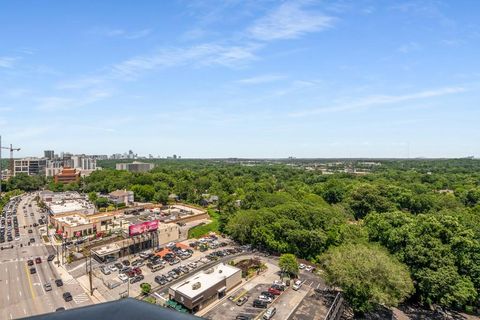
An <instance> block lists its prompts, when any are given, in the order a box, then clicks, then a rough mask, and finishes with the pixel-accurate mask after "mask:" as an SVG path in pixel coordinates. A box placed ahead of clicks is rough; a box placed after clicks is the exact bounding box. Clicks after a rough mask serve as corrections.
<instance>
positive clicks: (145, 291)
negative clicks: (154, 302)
mask: <svg viewBox="0 0 480 320" xmlns="http://www.w3.org/2000/svg"><path fill="white" fill-rule="evenodd" d="M140 288H141V289H142V294H143V295H147V294H149V293H150V291H151V290H152V285H151V284H150V283H146V282H144V283H142V284H141V285H140Z"/></svg>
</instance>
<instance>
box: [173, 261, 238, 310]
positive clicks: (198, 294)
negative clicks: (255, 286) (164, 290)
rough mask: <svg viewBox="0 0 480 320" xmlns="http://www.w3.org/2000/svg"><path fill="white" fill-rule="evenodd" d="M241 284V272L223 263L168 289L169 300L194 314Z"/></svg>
mask: <svg viewBox="0 0 480 320" xmlns="http://www.w3.org/2000/svg"><path fill="white" fill-rule="evenodd" d="M241 282H242V270H240V269H238V268H236V267H234V266H231V265H228V264H224V263H220V264H217V265H215V266H213V267H211V268H209V269H206V270H202V271H199V272H197V273H196V274H194V275H193V276H191V277H189V278H187V279H185V280H183V281H181V282H179V283H178V284H175V285H173V286H171V287H170V288H169V291H168V293H169V296H170V299H173V300H175V301H176V302H178V303H180V304H182V305H183V306H185V308H187V309H188V310H190V311H191V312H193V313H195V312H198V311H199V310H201V309H203V308H204V307H206V306H207V305H209V304H210V303H212V302H213V301H215V300H217V299H221V298H223V297H224V296H225V295H226V292H228V291H229V290H231V289H232V288H234V287H235V286H237V285H238V284H239V283H241Z"/></svg>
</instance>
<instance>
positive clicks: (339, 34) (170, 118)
mask: <svg viewBox="0 0 480 320" xmlns="http://www.w3.org/2000/svg"><path fill="white" fill-rule="evenodd" d="M478 12H480V2H478V1H475V0H470V1H469V0H456V1H443V2H442V1H428V0H425V1H408V0H407V1H367V0H354V1H326V0H325V1H308V0H306V1H259V0H256V1H248V0H238V1H236V0H230V1H214V0H205V1H187V0H184V1H146V0H144V1H116V0H115V1H106V0H104V1H60V0H58V1H48V0H47V1H33V0H30V1H14V0H11V1H7V0H3V1H1V2H0V26H1V28H0V133H1V134H2V135H3V142H4V143H13V144H14V145H18V146H20V147H22V151H21V154H19V155H22V156H27V155H40V154H41V152H42V150H44V149H54V150H56V151H70V152H75V153H92V154H93V153H100V154H111V153H116V152H124V151H127V150H129V149H132V150H134V151H135V152H137V153H139V154H145V155H146V154H149V153H151V154H154V155H160V156H162V157H165V156H167V155H171V154H178V155H181V156H183V157H288V156H295V157H407V156H410V157H417V156H424V157H459V156H468V155H476V156H480V123H479V122H480V121H479V120H480V105H479V101H480V90H479V89H480V81H479V80H480V59H479V57H480V43H479V41H480V20H479V19H478Z"/></svg>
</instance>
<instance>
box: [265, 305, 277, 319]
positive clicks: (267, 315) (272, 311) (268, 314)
mask: <svg viewBox="0 0 480 320" xmlns="http://www.w3.org/2000/svg"><path fill="white" fill-rule="evenodd" d="M275 313H277V308H275V307H270V308H268V309H267V311H265V313H264V314H263V319H265V320H269V319H272V317H273V316H274V315H275Z"/></svg>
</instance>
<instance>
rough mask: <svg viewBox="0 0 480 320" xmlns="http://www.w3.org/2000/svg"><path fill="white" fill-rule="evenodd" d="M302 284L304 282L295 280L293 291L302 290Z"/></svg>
mask: <svg viewBox="0 0 480 320" xmlns="http://www.w3.org/2000/svg"><path fill="white" fill-rule="evenodd" d="M302 283H303V282H302V281H300V280H295V283H294V284H293V287H292V288H293V290H295V291H296V290H298V289H300V287H301V286H302Z"/></svg>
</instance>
